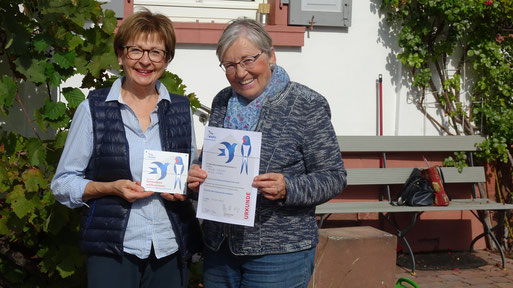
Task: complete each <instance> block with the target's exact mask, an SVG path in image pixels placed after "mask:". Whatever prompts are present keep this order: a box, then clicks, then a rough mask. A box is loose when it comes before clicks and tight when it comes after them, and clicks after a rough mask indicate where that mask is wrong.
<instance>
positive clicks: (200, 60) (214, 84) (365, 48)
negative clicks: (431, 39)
mask: <svg viewBox="0 0 513 288" xmlns="http://www.w3.org/2000/svg"><path fill="white" fill-rule="evenodd" d="M162 1H163V0H160V2H162ZM139 2H140V1H139ZM137 3H138V2H136V4H137ZM379 4H380V1H379V0H357V1H353V7H352V25H351V27H349V28H348V29H343V28H320V27H319V28H318V27H315V28H314V30H312V31H307V32H305V43H304V46H303V47H301V48H291V47H276V57H277V64H278V65H281V66H282V67H284V68H285V69H286V70H287V72H288V73H289V75H290V78H291V80H293V81H296V82H300V83H302V84H305V85H307V86H309V87H310V88H312V89H314V90H316V91H318V92H319V93H321V94H322V95H324V97H326V99H327V100H328V102H329V104H330V107H331V112H332V123H333V126H334V127H335V131H336V133H337V135H376V134H378V113H377V112H378V108H377V107H378V105H377V99H378V90H379V89H378V82H377V81H378V75H379V74H382V75H383V84H382V90H383V99H384V105H383V107H384V108H383V111H384V113H383V127H384V132H383V135H438V134H439V131H438V130H437V129H436V128H435V127H434V126H433V125H432V124H431V123H430V122H429V121H427V120H426V118H425V117H424V115H423V114H422V113H421V112H420V111H419V110H418V109H417V108H416V106H415V105H414V104H412V99H413V98H415V97H418V94H417V93H414V92H411V91H412V90H411V89H410V88H409V87H408V81H406V79H405V78H404V77H405V75H404V74H403V73H404V71H403V69H402V66H401V65H400V62H399V61H398V60H397V58H396V56H395V55H396V54H397V50H398V49H397V44H396V43H397V39H396V38H393V37H391V36H390V32H389V30H388V27H387V26H386V25H385V24H384V22H383V16H382V15H380V14H379V12H378V6H379ZM136 10H137V7H136ZM172 20H173V19H172ZM215 48H216V47H215V45H201V44H193V45H191V44H187V45H184V44H179V45H178V46H177V49H176V54H175V58H174V59H173V61H172V62H171V63H170V65H169V67H168V70H169V71H171V72H173V73H175V74H177V75H178V76H180V77H181V78H182V79H183V83H184V84H185V85H186V86H187V89H186V91H187V92H194V93H196V95H197V96H198V98H199V100H200V101H201V103H202V104H204V105H206V106H209V107H210V105H211V103H212V99H213V97H214V96H215V95H216V93H217V92H218V91H220V90H221V89H223V88H224V87H226V86H228V81H227V80H226V78H225V76H224V73H223V72H222V70H221V69H220V68H219V66H218V65H219V61H218V60H217V57H216V55H215ZM75 81H76V78H75ZM68 85H75V87H78V86H80V85H79V82H78V83H76V84H74V83H67V84H66V85H64V86H68ZM429 101H432V99H431V100H429V99H428V102H429ZM427 106H428V109H429V110H431V111H436V107H435V106H434V105H433V104H432V103H428V105H427ZM194 118H195V128H196V137H197V142H198V145H199V146H200V147H201V145H202V143H203V141H202V137H203V133H204V126H203V124H201V123H200V122H199V118H198V117H194Z"/></svg>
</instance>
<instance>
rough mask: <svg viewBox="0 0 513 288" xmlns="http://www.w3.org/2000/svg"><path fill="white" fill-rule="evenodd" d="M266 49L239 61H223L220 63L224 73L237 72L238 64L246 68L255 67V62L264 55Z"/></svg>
mask: <svg viewBox="0 0 513 288" xmlns="http://www.w3.org/2000/svg"><path fill="white" fill-rule="evenodd" d="M262 53H264V51H260V53H258V54H256V55H255V56H247V57H246V58H244V59H242V60H240V61H239V62H223V63H221V64H219V67H221V69H223V71H224V73H226V75H231V74H235V72H237V65H240V67H242V68H244V69H246V70H247V69H251V68H253V67H255V62H256V60H257V59H258V57H260V55H262Z"/></svg>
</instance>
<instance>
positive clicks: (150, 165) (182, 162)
mask: <svg viewBox="0 0 513 288" xmlns="http://www.w3.org/2000/svg"><path fill="white" fill-rule="evenodd" d="M188 171H189V154H186V153H178V152H168V151H156V150H148V149H146V150H144V160H143V171H142V180H141V186H142V187H144V189H146V190H147V191H153V192H161V193H174V194H184V193H185V191H186V189H185V188H186V187H187V173H188Z"/></svg>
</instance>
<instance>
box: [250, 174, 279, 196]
mask: <svg viewBox="0 0 513 288" xmlns="http://www.w3.org/2000/svg"><path fill="white" fill-rule="evenodd" d="M253 187H256V188H258V189H260V191H262V195H263V196H264V197H265V198H267V199H269V200H279V199H284V198H285V196H287V187H286V186H285V177H283V174H281V173H266V174H262V175H258V176H256V177H255V178H253Z"/></svg>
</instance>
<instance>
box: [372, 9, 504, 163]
mask: <svg viewBox="0 0 513 288" xmlns="http://www.w3.org/2000/svg"><path fill="white" fill-rule="evenodd" d="M381 9H382V11H383V12H384V13H385V14H386V20H387V22H388V24H389V25H390V26H389V27H390V29H391V30H390V31H391V33H393V34H395V35H397V37H398V44H399V47H400V48H401V51H400V52H399V53H398V55H397V56H398V58H399V59H400V61H401V62H402V64H403V65H404V66H405V67H407V68H408V71H409V73H410V75H411V76H412V78H411V79H412V80H411V83H412V85H413V87H415V88H417V89H418V90H417V91H416V93H417V95H418V98H417V99H416V104H417V107H418V108H419V109H420V110H421V111H422V112H423V113H425V114H426V116H427V117H428V119H429V120H430V121H432V123H433V124H434V125H435V126H436V127H437V128H438V129H440V130H441V131H443V132H444V133H446V134H448V135H464V134H467V135H469V134H478V133H482V134H483V135H485V136H486V137H487V139H486V140H485V141H484V142H483V143H481V144H480V146H481V148H482V151H481V153H480V156H481V157H483V158H484V159H486V160H490V161H502V162H504V163H506V162H508V160H509V161H510V162H512V163H513V159H512V158H511V145H512V144H513V121H512V120H513V73H511V71H512V69H513V0H383V2H382V4H381ZM463 84H466V85H463ZM430 95H432V97H433V98H434V100H435V102H436V103H437V105H438V108H439V109H441V110H442V111H443V113H442V118H443V119H442V121H440V120H438V119H440V118H439V117H437V115H432V114H431V113H432V112H430V111H428V110H427V109H426V108H425V101H426V98H427V97H428V96H430ZM436 112H438V111H436ZM436 112H435V113H436ZM508 158H509V159H508Z"/></svg>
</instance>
